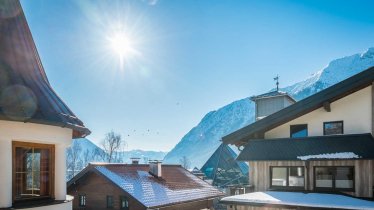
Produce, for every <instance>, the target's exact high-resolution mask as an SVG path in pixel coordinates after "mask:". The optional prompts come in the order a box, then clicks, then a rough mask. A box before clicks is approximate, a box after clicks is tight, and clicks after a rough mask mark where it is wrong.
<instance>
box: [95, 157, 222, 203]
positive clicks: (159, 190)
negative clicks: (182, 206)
mask: <svg viewBox="0 0 374 210" xmlns="http://www.w3.org/2000/svg"><path fill="white" fill-rule="evenodd" d="M94 168H95V169H96V170H97V171H99V172H100V173H101V174H102V175H104V176H105V177H107V178H108V179H110V180H111V181H112V182H113V183H114V184H116V185H117V186H118V187H120V188H121V189H123V190H124V191H126V192H128V193H129V194H130V195H131V196H133V197H134V198H135V199H136V200H138V201H139V202H140V203H142V204H143V205H144V206H146V207H158V206H164V205H171V204H174V203H183V202H189V201H192V200H199V199H206V198H213V197H221V196H223V195H224V194H223V193H222V192H220V191H219V190H217V189H216V188H214V187H213V186H211V185H210V184H208V183H207V182H205V181H203V180H202V179H200V178H198V177H196V176H195V175H193V174H192V173H190V172H189V171H187V170H185V169H183V168H182V167H181V166H177V165H162V177H161V178H156V177H154V176H152V175H151V174H150V173H148V168H149V166H148V165H145V164H143V165H126V164H117V165H111V164H107V165H96V166H94Z"/></svg>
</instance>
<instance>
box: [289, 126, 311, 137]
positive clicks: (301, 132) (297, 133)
mask: <svg viewBox="0 0 374 210" xmlns="http://www.w3.org/2000/svg"><path fill="white" fill-rule="evenodd" d="M307 136H308V125H307V124H299V125H291V126H290V137H291V138H300V137H307Z"/></svg>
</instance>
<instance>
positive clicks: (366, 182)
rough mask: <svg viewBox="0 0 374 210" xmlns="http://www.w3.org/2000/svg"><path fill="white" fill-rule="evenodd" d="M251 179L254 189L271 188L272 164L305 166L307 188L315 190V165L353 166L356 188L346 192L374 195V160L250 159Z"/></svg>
mask: <svg viewBox="0 0 374 210" xmlns="http://www.w3.org/2000/svg"><path fill="white" fill-rule="evenodd" d="M249 166H250V168H251V169H252V170H250V176H249V179H250V180H249V181H250V184H251V185H252V186H254V191H256V192H257V191H266V190H269V189H270V177H271V176H270V167H271V166H303V167H304V169H305V182H304V183H305V189H304V190H306V191H313V190H314V189H313V186H314V167H315V166H353V167H354V169H355V170H354V173H355V176H354V177H355V178H354V182H355V190H354V191H353V192H344V193H347V194H349V195H352V196H356V197H366V198H372V197H373V179H374V175H373V167H374V162H373V160H330V161H250V162H249Z"/></svg>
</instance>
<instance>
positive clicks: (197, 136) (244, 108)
mask: <svg viewBox="0 0 374 210" xmlns="http://www.w3.org/2000/svg"><path fill="white" fill-rule="evenodd" d="M372 66H374V48H369V49H368V50H367V51H366V52H365V53H362V54H354V55H351V56H347V57H343V58H340V59H336V60H333V61H331V62H330V63H329V64H328V65H327V66H326V67H325V68H323V69H322V70H320V71H318V72H316V73H315V74H313V75H312V76H311V77H310V78H308V79H306V80H303V81H301V82H298V83H295V84H294V85H291V86H288V87H285V88H281V90H282V91H286V92H288V93H289V94H290V95H292V96H293V97H294V98H295V99H297V100H300V99H303V98H305V97H308V96H310V95H312V94H315V93H317V92H319V91H321V90H323V89H325V88H327V87H330V86H331V85H334V84H336V83H337V82H339V81H342V80H344V79H346V78H348V77H350V76H352V75H355V74H357V73H359V72H361V71H363V70H365V69H367V68H369V67H372ZM259 94H261V93H259ZM253 121H254V103H253V102H252V101H250V100H249V99H248V98H245V99H241V100H238V101H235V102H233V103H231V104H228V105H226V106H224V107H222V108H220V109H218V110H217V111H212V112H209V113H208V114H207V115H205V117H204V118H203V119H202V120H201V121H200V123H199V124H198V125H197V126H196V127H194V128H192V130H190V131H189V132H188V133H187V134H186V135H185V136H184V137H183V138H182V139H181V141H180V142H179V143H178V144H177V145H176V146H175V147H174V148H173V149H172V150H171V151H170V152H169V153H168V154H167V155H166V156H165V159H164V163H179V162H180V159H181V158H182V157H183V156H186V157H187V158H188V159H189V160H190V162H191V167H192V168H193V167H194V166H196V167H198V168H200V167H201V166H202V165H203V164H204V163H205V162H206V161H207V160H208V158H209V157H210V156H211V155H212V154H213V153H214V151H215V150H216V149H217V148H218V146H219V145H220V143H221V142H220V140H221V138H222V136H225V135H226V134H229V133H231V132H233V131H235V130H237V129H239V128H242V127H244V126H246V125H248V124H250V123H252V122H253Z"/></svg>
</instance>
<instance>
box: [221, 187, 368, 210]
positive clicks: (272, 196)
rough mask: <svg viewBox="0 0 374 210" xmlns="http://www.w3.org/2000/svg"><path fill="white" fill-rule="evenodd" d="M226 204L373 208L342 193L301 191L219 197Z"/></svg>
mask: <svg viewBox="0 0 374 210" xmlns="http://www.w3.org/2000/svg"><path fill="white" fill-rule="evenodd" d="M221 202H222V203H228V204H236V203H240V204H242V205H243V204H244V205H245V204H247V205H253V204H270V205H290V206H300V207H314V208H329V209H366V210H369V209H370V210H374V202H372V201H367V200H361V199H358V198H353V197H349V196H344V195H335V194H323V193H301V192H276V191H271V192H270V191H268V192H255V193H248V194H241V195H235V196H229V197H225V198H222V199H221Z"/></svg>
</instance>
